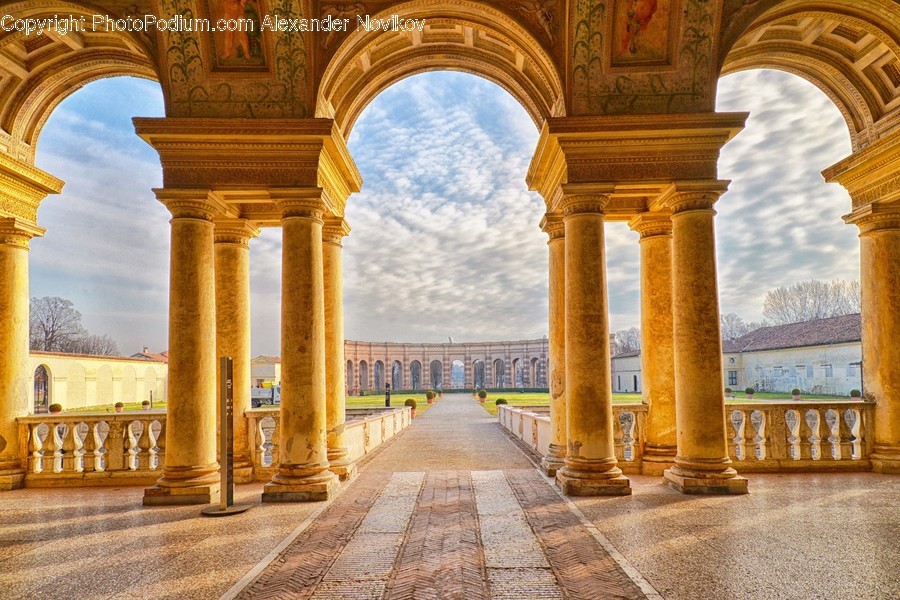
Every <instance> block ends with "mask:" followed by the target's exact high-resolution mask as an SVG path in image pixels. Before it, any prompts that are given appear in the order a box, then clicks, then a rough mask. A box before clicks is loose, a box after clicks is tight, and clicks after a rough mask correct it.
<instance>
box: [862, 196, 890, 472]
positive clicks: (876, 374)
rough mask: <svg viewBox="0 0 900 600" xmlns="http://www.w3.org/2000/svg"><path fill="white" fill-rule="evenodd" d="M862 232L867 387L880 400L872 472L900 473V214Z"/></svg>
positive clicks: (878, 218) (874, 221)
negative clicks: (899, 341) (899, 340)
mask: <svg viewBox="0 0 900 600" xmlns="http://www.w3.org/2000/svg"><path fill="white" fill-rule="evenodd" d="M857 225H859V227H860V231H861V233H860V236H859V243H860V246H859V249H860V266H861V269H860V283H861V293H862V357H863V386H864V387H865V390H864V391H865V394H866V397H867V398H870V397H871V398H874V400H875V420H874V421H875V422H874V430H875V431H874V433H875V439H874V444H873V447H872V454H871V456H870V458H871V460H872V468H873V470H874V471H876V472H879V473H900V343H898V339H900V308H898V307H900V211H896V212H894V213H886V214H876V215H874V216H872V217H868V218H863V219H861V220H860V221H858V222H857Z"/></svg>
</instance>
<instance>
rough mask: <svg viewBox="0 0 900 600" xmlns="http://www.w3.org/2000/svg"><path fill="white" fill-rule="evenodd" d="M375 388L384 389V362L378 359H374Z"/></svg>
mask: <svg viewBox="0 0 900 600" xmlns="http://www.w3.org/2000/svg"><path fill="white" fill-rule="evenodd" d="M375 389H376V390H383V389H384V363H383V362H381V361H380V360H376V361H375Z"/></svg>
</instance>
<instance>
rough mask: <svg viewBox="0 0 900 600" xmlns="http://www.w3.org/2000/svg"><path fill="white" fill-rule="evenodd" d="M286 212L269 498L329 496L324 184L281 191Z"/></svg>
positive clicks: (277, 197)
mask: <svg viewBox="0 0 900 600" xmlns="http://www.w3.org/2000/svg"><path fill="white" fill-rule="evenodd" d="M272 193H273V198H274V200H275V201H276V204H277V205H278V207H279V208H280V210H281V213H282V229H283V241H282V259H281V260H282V284H281V286H282V292H281V441H280V444H279V447H278V469H277V472H276V473H275V475H274V476H273V477H272V481H271V482H269V483H267V484H266V486H265V488H264V491H263V494H262V499H263V502H291V501H310V500H327V499H328V498H330V497H331V495H332V494H333V492H334V488H335V486H336V485H337V481H338V478H337V475H335V474H334V473H332V472H331V471H329V470H328V467H329V464H328V451H327V427H326V394H325V292H324V287H325V286H324V272H323V258H322V216H323V210H324V206H323V204H322V201H321V199H320V197H319V194H320V192H319V190H315V189H311V190H309V191H306V190H298V191H296V192H286V191H283V192H278V194H277V195H275V193H276V192H275V191H273V192H272Z"/></svg>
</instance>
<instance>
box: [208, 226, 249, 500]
mask: <svg viewBox="0 0 900 600" xmlns="http://www.w3.org/2000/svg"><path fill="white" fill-rule="evenodd" d="M258 234H259V230H257V229H255V228H254V227H251V226H250V225H249V224H247V222H246V221H244V220H239V221H232V220H226V221H217V222H216V225H215V261H216V354H217V356H218V357H222V356H230V357H231V358H232V359H233V360H234V380H233V382H232V390H233V396H234V479H235V482H237V483H249V482H250V481H252V480H253V461H252V460H251V456H252V455H251V451H252V450H251V448H250V442H249V435H248V431H247V419H246V418H245V417H244V412H245V411H247V410H250V387H251V381H250V245H249V240H250V238H251V237H256V236H257V235H258ZM218 365H219V361H218V360H217V361H216V367H217V368H218ZM218 381H219V377H218V375H217V376H216V382H217V383H218ZM217 393H221V390H219V391H218V392H217Z"/></svg>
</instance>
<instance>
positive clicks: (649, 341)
mask: <svg viewBox="0 0 900 600" xmlns="http://www.w3.org/2000/svg"><path fill="white" fill-rule="evenodd" d="M629 225H630V226H631V228H632V229H633V230H634V231H636V232H638V233H639V234H640V236H641V238H640V246H641V379H642V385H641V389H642V392H643V396H644V404H646V405H647V421H646V423H645V424H644V432H643V434H644V435H643V438H644V448H643V452H642V458H641V473H642V474H644V475H662V473H663V471H664V470H666V469H667V468H669V467H671V466H673V465H674V462H675V448H676V436H675V339H674V336H673V332H672V219H671V215H670V214H669V213H668V212H659V213H641V214H639V215H637V216H636V217H635V218H633V219H632V220H631V222H630V223H629Z"/></svg>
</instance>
